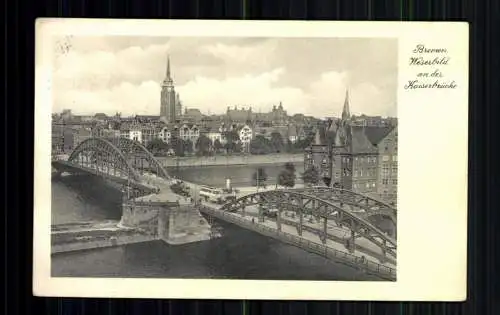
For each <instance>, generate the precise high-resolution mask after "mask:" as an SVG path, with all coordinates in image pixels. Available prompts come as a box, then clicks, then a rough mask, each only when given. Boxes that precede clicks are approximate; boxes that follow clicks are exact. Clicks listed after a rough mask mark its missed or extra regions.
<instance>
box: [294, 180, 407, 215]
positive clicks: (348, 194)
mask: <svg viewBox="0 0 500 315" xmlns="http://www.w3.org/2000/svg"><path fill="white" fill-rule="evenodd" d="M294 190H295V191H298V192H303V193H305V194H308V195H313V196H317V197H319V198H321V199H324V200H329V201H332V202H334V203H342V204H345V205H349V206H350V207H352V208H353V209H359V210H363V211H365V215H364V217H365V218H370V217H374V216H384V217H387V218H389V219H390V220H391V221H392V222H393V223H394V224H396V222H397V210H396V209H395V208H394V207H392V206H390V205H389V204H387V203H385V202H383V201H380V200H378V199H375V198H372V197H370V196H367V195H363V194H360V193H356V192H353V191H351V190H347V189H340V188H331V187H311V188H301V189H294Z"/></svg>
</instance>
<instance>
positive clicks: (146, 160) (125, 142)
mask: <svg viewBox="0 0 500 315" xmlns="http://www.w3.org/2000/svg"><path fill="white" fill-rule="evenodd" d="M103 139H105V140H106V141H108V142H110V143H111V144H113V145H114V146H115V147H116V148H118V149H120V150H121V152H123V153H124V154H125V156H127V158H128V159H129V161H131V162H132V165H133V166H134V168H136V169H140V170H149V171H152V172H154V173H155V174H156V175H158V176H160V177H162V178H165V179H170V176H169V175H168V173H167V171H166V170H165V168H164V167H163V166H162V165H161V164H160V162H158V160H157V159H156V158H155V157H154V156H153V154H152V153H151V152H149V150H148V149H146V147H144V146H143V145H142V144H141V143H139V142H137V141H134V140H131V139H128V138H103Z"/></svg>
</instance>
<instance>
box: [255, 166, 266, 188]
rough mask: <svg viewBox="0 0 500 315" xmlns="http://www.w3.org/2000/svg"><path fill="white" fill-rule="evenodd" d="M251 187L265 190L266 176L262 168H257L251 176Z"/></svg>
mask: <svg viewBox="0 0 500 315" xmlns="http://www.w3.org/2000/svg"><path fill="white" fill-rule="evenodd" d="M252 181H253V186H257V188H258V187H264V188H266V181H267V174H266V171H265V170H264V168H262V167H259V168H258V169H257V170H256V171H255V173H253V175H252Z"/></svg>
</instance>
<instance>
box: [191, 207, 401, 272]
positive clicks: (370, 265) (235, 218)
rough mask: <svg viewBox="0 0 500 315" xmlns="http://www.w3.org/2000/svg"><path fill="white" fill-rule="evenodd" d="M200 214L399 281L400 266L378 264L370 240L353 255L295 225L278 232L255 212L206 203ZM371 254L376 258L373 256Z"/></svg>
mask: <svg viewBox="0 0 500 315" xmlns="http://www.w3.org/2000/svg"><path fill="white" fill-rule="evenodd" d="M200 211H202V212H205V213H207V214H209V215H213V216H215V217H217V218H219V219H222V220H224V221H228V222H231V223H234V224H237V225H239V226H242V227H244V228H247V229H250V230H254V231H256V232H258V233H261V234H264V235H266V236H270V237H273V238H277V239H279V240H281V241H284V242H286V243H289V244H292V245H295V246H298V247H301V248H304V249H306V250H308V251H312V252H316V253H318V254H320V255H323V256H326V257H327V258H330V259H333V260H335V261H339V262H342V263H346V264H349V265H351V266H355V267H360V266H362V267H363V268H364V269H365V270H367V272H371V273H374V274H377V275H379V276H381V277H384V278H387V279H389V280H395V279H396V262H395V261H394V260H393V259H388V260H387V261H386V262H385V263H381V262H380V261H379V260H378V258H379V257H380V255H377V254H376V253H377V252H379V251H380V250H379V249H378V248H376V246H374V245H373V246H370V245H371V243H370V242H368V241H366V240H365V242H360V240H359V239H358V240H357V242H358V249H359V248H360V247H361V249H364V250H356V251H355V252H354V253H353V254H351V253H348V252H347V249H346V248H345V247H344V244H342V243H340V242H338V241H335V240H334V239H332V238H329V239H328V240H327V242H326V244H322V243H321V242H320V241H319V237H318V235H317V234H315V233H314V232H312V231H309V230H307V229H305V230H304V231H303V232H302V236H299V235H298V233H297V229H296V228H295V227H294V226H292V225H289V224H286V222H284V221H282V224H281V231H278V229H277V228H276V222H274V221H272V220H269V219H267V218H266V220H265V221H264V222H258V220H256V218H255V213H252V211H248V214H249V215H248V216H242V215H240V214H236V213H231V212H227V211H222V210H220V209H219V206H217V205H214V204H210V203H203V205H202V207H201V208H200ZM252 218H254V220H252ZM328 233H329V234H333V235H335V236H337V237H339V238H341V237H342V236H343V233H345V231H341V230H340V229H339V230H333V229H331V228H329V231H328ZM367 253H372V254H371V255H369V254H367ZM362 256H364V258H365V262H364V263H362V262H360V259H361V257H362Z"/></svg>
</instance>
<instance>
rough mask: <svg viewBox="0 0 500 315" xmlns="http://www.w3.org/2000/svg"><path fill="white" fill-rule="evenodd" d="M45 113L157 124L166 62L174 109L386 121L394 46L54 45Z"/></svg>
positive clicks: (331, 42) (284, 41)
mask: <svg viewBox="0 0 500 315" xmlns="http://www.w3.org/2000/svg"><path fill="white" fill-rule="evenodd" d="M55 44H56V45H54V47H55V54H54V63H53V64H54V69H53V93H54V94H53V99H54V104H53V112H61V111H62V110H63V109H71V110H72V112H73V113H74V114H80V115H86V114H94V113H97V112H100V113H106V114H108V115H113V114H115V113H116V112H121V113H122V115H124V116H125V115H135V114H139V115H159V111H160V91H161V82H162V81H163V79H164V77H165V73H166V63H167V55H169V56H170V63H171V73H172V77H173V80H174V84H175V89H176V91H177V92H178V93H179V96H180V99H181V101H182V103H183V106H184V107H187V108H198V109H200V110H201V111H202V112H203V113H205V114H223V113H225V111H226V109H227V107H228V106H231V107H234V106H235V105H236V106H238V108H241V107H245V108H248V107H250V106H251V107H252V110H253V111H254V112H263V113H264V112H268V111H269V110H271V109H272V107H273V105H277V104H279V102H282V104H283V107H284V108H285V110H287V112H288V114H290V115H293V114H296V113H303V114H305V115H311V116H314V117H318V118H321V117H332V116H339V115H340V113H341V111H342V106H343V103H344V98H345V94H346V89H348V90H349V98H350V109H351V113H352V114H366V115H381V116H396V109H397V104H396V101H397V59H398V58H397V40H396V39H386V38H380V39H379V38H227V37H221V38H210V37H170V38H167V37H128V36H106V37H66V38H57V39H56V42H55Z"/></svg>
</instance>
